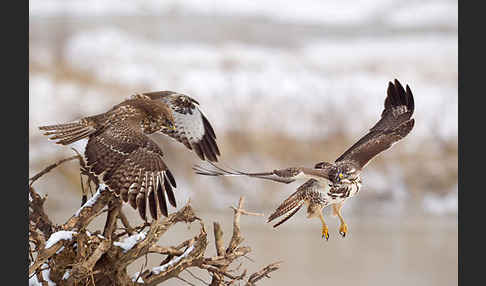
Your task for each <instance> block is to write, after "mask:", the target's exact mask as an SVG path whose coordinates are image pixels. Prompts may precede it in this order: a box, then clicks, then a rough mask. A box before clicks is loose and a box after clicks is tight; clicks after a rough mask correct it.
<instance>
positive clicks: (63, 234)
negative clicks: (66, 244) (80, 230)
mask: <svg viewBox="0 0 486 286" xmlns="http://www.w3.org/2000/svg"><path fill="white" fill-rule="evenodd" d="M73 234H77V232H75V231H69V230H60V231H58V232H55V233H53V234H51V236H50V237H49V239H48V240H47V242H46V249H47V248H51V247H52V246H53V245H54V244H56V243H57V242H59V241H60V240H71V239H73Z"/></svg>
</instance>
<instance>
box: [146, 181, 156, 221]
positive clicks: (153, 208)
mask: <svg viewBox="0 0 486 286" xmlns="http://www.w3.org/2000/svg"><path fill="white" fill-rule="evenodd" d="M148 205H149V210H150V215H151V216H152V218H153V219H157V205H156V202H155V192H154V189H153V187H152V186H150V187H149V195H148Z"/></svg>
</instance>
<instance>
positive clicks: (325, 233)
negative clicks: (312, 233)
mask: <svg viewBox="0 0 486 286" xmlns="http://www.w3.org/2000/svg"><path fill="white" fill-rule="evenodd" d="M321 237H322V238H324V237H325V238H326V241H328V240H329V229H328V228H327V226H323V227H322V236H321Z"/></svg>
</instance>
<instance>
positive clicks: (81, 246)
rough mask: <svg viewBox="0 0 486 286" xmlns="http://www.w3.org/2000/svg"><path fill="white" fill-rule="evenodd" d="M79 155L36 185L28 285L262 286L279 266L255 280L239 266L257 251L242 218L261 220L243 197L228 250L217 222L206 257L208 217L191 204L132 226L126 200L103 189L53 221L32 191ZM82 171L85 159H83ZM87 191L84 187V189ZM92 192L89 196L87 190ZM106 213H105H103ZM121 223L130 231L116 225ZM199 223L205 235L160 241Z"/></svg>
mask: <svg viewBox="0 0 486 286" xmlns="http://www.w3.org/2000/svg"><path fill="white" fill-rule="evenodd" d="M76 158H78V157H76V156H73V157H70V158H67V159H64V160H61V161H59V162H57V163H55V164H52V165H50V166H49V167H48V168H46V169H44V170H43V171H42V172H41V173H39V174H38V175H35V176H33V177H32V178H33V179H32V180H31V184H30V185H29V219H30V220H29V262H30V265H29V285H121V286H125V285H159V284H161V283H163V282H164V281H167V280H169V279H173V278H175V279H179V280H181V281H184V282H185V283H187V284H189V285H194V284H193V283H191V282H190V281H188V280H187V277H186V278H182V277H180V274H181V273H183V272H187V273H188V274H189V275H190V277H192V279H194V280H195V283H197V284H201V283H206V284H208V285H209V284H211V285H227V284H234V283H236V282H237V283H243V284H244V285H255V283H256V282H257V281H259V280H261V279H263V278H266V277H267V278H268V277H269V275H268V274H269V273H271V272H273V271H276V270H277V269H278V268H279V267H280V262H276V263H273V264H270V265H267V266H265V267H263V268H262V269H261V270H260V271H258V272H256V273H253V274H251V275H248V274H247V271H246V270H240V268H241V267H240V266H241V265H242V263H240V262H239V263H238V265H237V266H234V264H235V262H236V261H237V260H238V259H239V258H241V257H243V256H246V255H247V254H248V253H250V252H251V248H250V247H249V246H244V245H241V244H242V243H243V241H244V237H243V233H242V231H241V228H240V218H241V216H242V215H260V214H256V213H252V212H248V211H246V210H244V209H243V203H244V198H243V197H241V198H240V201H239V204H238V207H232V209H233V233H232V237H231V239H230V241H229V243H228V245H227V246H225V245H224V243H223V231H222V228H221V225H220V224H219V223H218V222H213V223H212V224H213V235H214V241H215V248H216V255H215V256H210V257H206V256H205V253H206V250H207V248H208V237H207V236H208V234H207V232H206V226H205V223H204V221H203V220H202V219H200V218H198V217H197V216H196V214H195V213H194V211H193V209H192V207H191V204H190V202H188V203H187V204H186V205H185V206H183V207H182V208H180V209H179V210H178V211H177V212H174V213H172V214H170V215H169V216H168V217H167V218H161V219H159V220H154V221H151V222H150V223H147V222H146V223H144V224H141V225H137V226H131V225H130V221H129V220H128V219H127V217H126V216H125V215H124V213H123V211H122V204H121V201H120V199H119V198H117V197H115V196H113V195H112V194H111V193H110V191H109V190H108V189H107V188H106V187H104V186H102V185H99V186H98V190H97V192H96V193H95V194H94V195H93V196H92V197H91V199H89V200H87V201H86V200H83V202H84V204H83V206H82V207H81V208H80V209H78V210H73V211H74V214H73V215H72V216H71V217H70V218H69V219H68V220H67V221H66V222H65V223H64V224H62V225H55V224H53V223H52V222H51V221H50V219H49V217H48V215H47V213H46V212H45V210H44V201H45V200H46V197H44V198H42V197H41V196H40V195H39V194H38V193H37V192H36V191H35V190H34V187H33V186H32V185H33V183H34V181H35V180H37V179H39V178H40V177H41V176H43V175H45V174H47V173H49V172H50V171H52V170H53V169H54V168H55V167H57V166H59V165H60V164H62V163H64V162H67V161H70V160H73V159H76ZM80 164H81V166H82V167H83V162H82V161H81V160H80ZM83 191H84V190H83ZM83 194H86V192H83ZM103 210H106V211H103ZM104 213H106V223H105V227H104V228H103V229H99V230H96V231H92V233H91V232H88V231H87V230H86V229H87V227H88V225H89V224H90V223H91V221H92V220H93V219H94V218H95V217H97V216H100V215H103V214H104ZM118 221H120V222H121V224H122V225H123V226H124V228H120V227H116V225H117V222H118ZM196 221H198V223H199V226H200V230H199V233H198V234H197V235H196V236H194V237H189V238H187V239H186V240H184V241H182V242H180V243H179V244H178V245H174V246H161V245H158V242H159V240H160V238H161V237H162V236H163V235H164V234H165V233H166V232H167V231H168V230H169V229H170V228H171V227H173V226H174V225H175V224H178V223H187V224H192V223H194V222H196ZM148 254H150V255H156V256H160V261H161V262H160V266H157V267H153V268H150V269H141V270H140V271H138V272H136V273H133V274H131V275H129V274H128V272H127V267H128V266H129V265H130V264H132V263H133V262H134V261H135V260H137V259H138V258H140V257H143V256H146V255H148ZM190 268H194V269H199V270H202V271H206V272H207V273H209V275H210V276H211V281H210V282H209V281H208V282H206V281H204V279H202V278H200V277H198V276H196V275H195V274H194V273H192V272H191V270H190Z"/></svg>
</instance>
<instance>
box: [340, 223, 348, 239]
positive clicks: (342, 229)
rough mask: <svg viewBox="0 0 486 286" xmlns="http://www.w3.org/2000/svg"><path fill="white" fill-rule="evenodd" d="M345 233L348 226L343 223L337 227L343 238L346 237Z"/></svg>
mask: <svg viewBox="0 0 486 286" xmlns="http://www.w3.org/2000/svg"><path fill="white" fill-rule="evenodd" d="M346 233H348V225H347V224H345V223H343V224H341V226H340V227H339V234H340V235H341V236H342V237H343V238H344V237H346Z"/></svg>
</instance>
